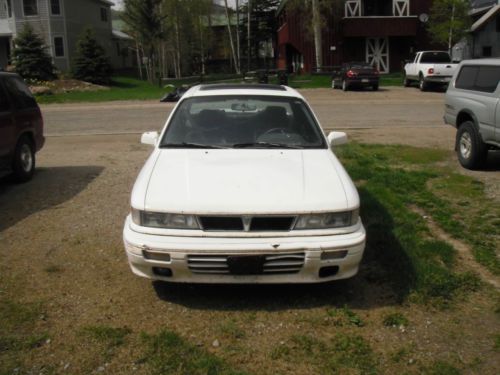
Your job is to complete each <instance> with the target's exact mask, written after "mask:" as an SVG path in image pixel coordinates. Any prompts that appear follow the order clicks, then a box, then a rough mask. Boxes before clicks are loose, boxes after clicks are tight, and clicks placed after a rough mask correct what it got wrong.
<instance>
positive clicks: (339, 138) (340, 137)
mask: <svg viewBox="0 0 500 375" xmlns="http://www.w3.org/2000/svg"><path fill="white" fill-rule="evenodd" d="M328 143H330V146H340V145H345V144H346V143H347V134H346V133H343V132H330V133H329V134H328Z"/></svg>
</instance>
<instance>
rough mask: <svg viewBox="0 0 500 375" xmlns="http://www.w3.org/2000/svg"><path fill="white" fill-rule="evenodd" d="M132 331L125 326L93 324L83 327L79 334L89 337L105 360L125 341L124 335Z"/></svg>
mask: <svg viewBox="0 0 500 375" xmlns="http://www.w3.org/2000/svg"><path fill="white" fill-rule="evenodd" d="M131 332H132V331H131V330H130V329H129V328H127V327H109V326H104V325H95V326H87V327H83V328H82V329H81V330H80V332H79V333H80V335H81V336H83V337H86V338H87V339H90V340H91V341H92V342H93V343H94V344H96V345H95V346H96V348H97V349H99V350H98V352H99V353H100V354H101V355H102V358H104V360H105V361H109V360H110V359H111V358H112V357H113V355H114V354H115V350H116V348H118V347H120V346H122V345H123V344H124V343H125V339H126V337H127V336H128V335H129V334H130V333H131Z"/></svg>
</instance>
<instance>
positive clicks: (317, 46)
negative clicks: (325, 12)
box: [312, 0, 323, 72]
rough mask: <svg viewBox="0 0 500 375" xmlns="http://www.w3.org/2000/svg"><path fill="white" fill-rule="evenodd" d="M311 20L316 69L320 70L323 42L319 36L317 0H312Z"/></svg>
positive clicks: (319, 18)
mask: <svg viewBox="0 0 500 375" xmlns="http://www.w3.org/2000/svg"><path fill="white" fill-rule="evenodd" d="M312 13H313V17H312V22H313V32H314V52H315V57H316V71H318V72H319V71H321V66H322V65H323V49H322V48H323V43H322V36H321V16H320V13H319V5H318V0H312Z"/></svg>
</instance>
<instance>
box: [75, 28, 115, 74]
mask: <svg viewBox="0 0 500 375" xmlns="http://www.w3.org/2000/svg"><path fill="white" fill-rule="evenodd" d="M111 73H112V69H111V64H110V63H109V60H108V58H107V57H106V51H105V50H104V48H103V47H102V46H101V45H100V44H99V43H98V42H97V40H96V38H95V34H94V32H93V31H92V29H91V28H87V29H85V30H84V31H83V33H82V35H81V36H80V39H79V40H78V43H77V47H76V57H75V59H74V61H73V77H74V78H76V79H79V80H82V81H85V82H92V83H96V84H109V83H110V82H111Z"/></svg>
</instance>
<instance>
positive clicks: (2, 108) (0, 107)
mask: <svg viewBox="0 0 500 375" xmlns="http://www.w3.org/2000/svg"><path fill="white" fill-rule="evenodd" d="M9 109H10V103H9V99H8V98H7V94H6V93H5V91H4V89H3V87H2V85H1V84H0V112H7V111H8V110H9Z"/></svg>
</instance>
